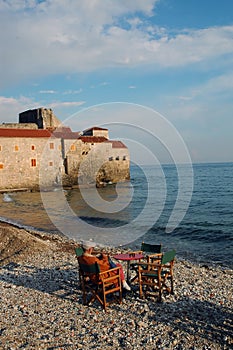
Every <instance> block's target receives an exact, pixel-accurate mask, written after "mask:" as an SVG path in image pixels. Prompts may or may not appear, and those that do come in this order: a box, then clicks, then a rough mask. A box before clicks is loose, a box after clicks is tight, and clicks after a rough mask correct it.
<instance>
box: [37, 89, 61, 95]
mask: <svg viewBox="0 0 233 350" xmlns="http://www.w3.org/2000/svg"><path fill="white" fill-rule="evenodd" d="M56 92H57V91H55V90H40V91H39V93H40V94H56Z"/></svg>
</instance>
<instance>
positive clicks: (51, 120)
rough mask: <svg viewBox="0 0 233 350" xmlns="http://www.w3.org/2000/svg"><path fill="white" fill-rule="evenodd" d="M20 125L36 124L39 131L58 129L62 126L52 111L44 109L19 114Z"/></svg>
mask: <svg viewBox="0 0 233 350" xmlns="http://www.w3.org/2000/svg"><path fill="white" fill-rule="evenodd" d="M19 123H20V124H21V123H35V124H37V125H38V128H39V129H56V128H58V127H59V125H60V124H61V122H60V121H59V120H58V119H57V117H56V116H55V114H54V113H53V111H52V109H47V108H42V107H41V108H37V109H29V110H28V111H25V112H22V113H19Z"/></svg>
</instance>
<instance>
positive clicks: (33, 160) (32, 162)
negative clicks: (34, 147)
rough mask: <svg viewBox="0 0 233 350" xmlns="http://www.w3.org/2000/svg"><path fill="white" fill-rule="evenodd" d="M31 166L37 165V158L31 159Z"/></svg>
mask: <svg viewBox="0 0 233 350" xmlns="http://www.w3.org/2000/svg"><path fill="white" fill-rule="evenodd" d="M31 166H33V167H34V166H36V159H31Z"/></svg>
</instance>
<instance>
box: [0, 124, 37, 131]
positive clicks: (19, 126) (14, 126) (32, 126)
mask: <svg viewBox="0 0 233 350" xmlns="http://www.w3.org/2000/svg"><path fill="white" fill-rule="evenodd" d="M9 128H10V129H32V130H35V129H38V125H37V124H35V123H21V124H19V123H3V124H0V129H9Z"/></svg>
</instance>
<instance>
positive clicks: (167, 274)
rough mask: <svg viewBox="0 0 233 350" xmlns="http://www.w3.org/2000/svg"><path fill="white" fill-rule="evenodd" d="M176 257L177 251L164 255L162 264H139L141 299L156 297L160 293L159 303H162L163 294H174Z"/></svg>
mask: <svg viewBox="0 0 233 350" xmlns="http://www.w3.org/2000/svg"><path fill="white" fill-rule="evenodd" d="M175 255H176V252H175V250H171V251H168V252H166V253H164V254H162V258H161V261H160V262H147V263H139V264H138V280H139V295H140V297H141V298H143V297H146V296H147V295H152V296H155V295H156V294H157V293H158V301H162V294H163V293H164V292H165V291H166V292H168V293H170V294H173V292H174V284H173V266H174V259H175ZM168 283H169V285H168Z"/></svg>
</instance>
